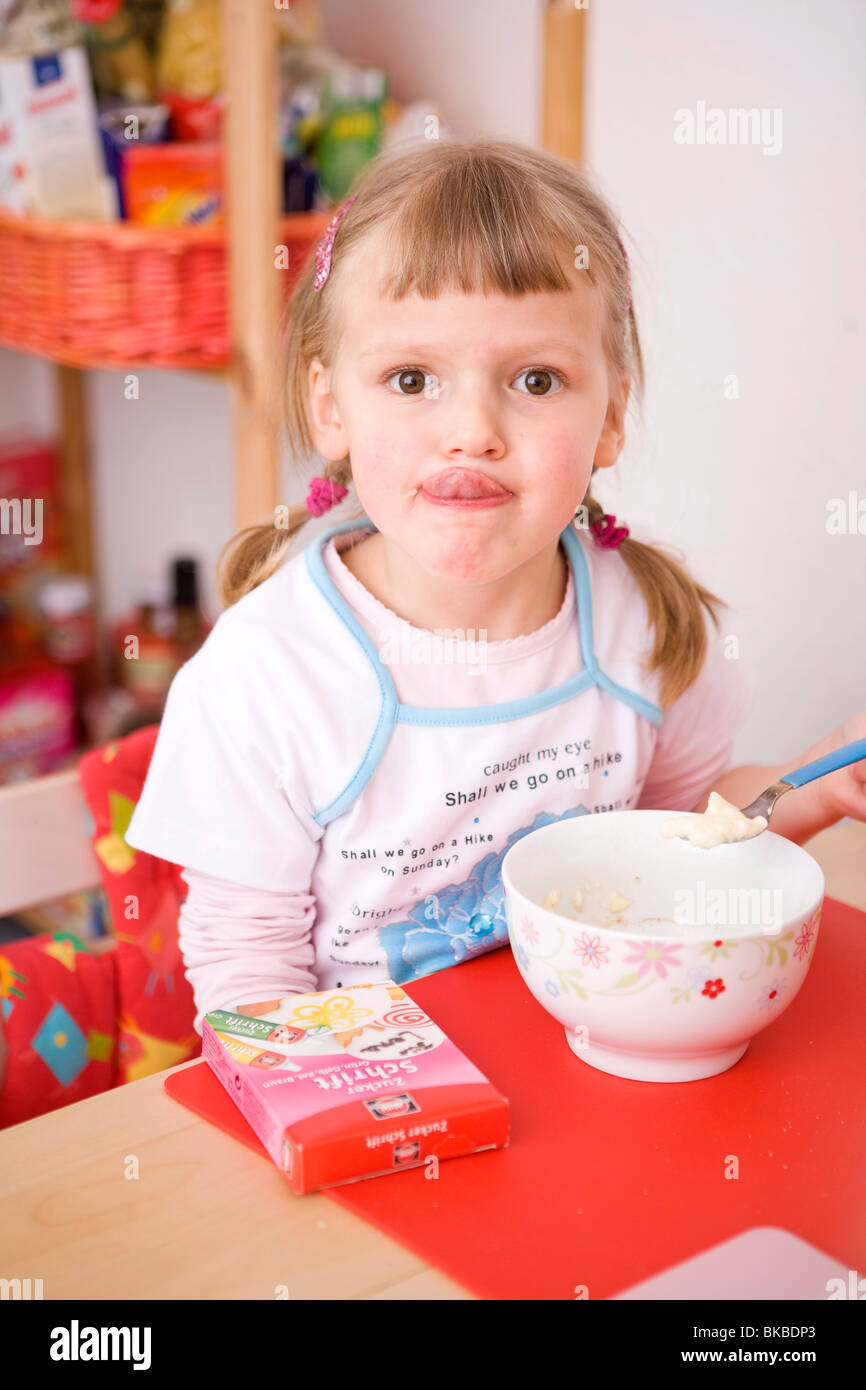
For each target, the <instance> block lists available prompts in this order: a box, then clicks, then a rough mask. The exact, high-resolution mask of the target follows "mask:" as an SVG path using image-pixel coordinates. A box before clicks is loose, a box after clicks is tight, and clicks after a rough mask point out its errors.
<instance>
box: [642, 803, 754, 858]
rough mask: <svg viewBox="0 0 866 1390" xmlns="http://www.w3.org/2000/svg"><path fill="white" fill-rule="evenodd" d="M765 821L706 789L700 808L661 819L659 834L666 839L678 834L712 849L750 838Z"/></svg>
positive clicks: (702, 846)
mask: <svg viewBox="0 0 866 1390" xmlns="http://www.w3.org/2000/svg"><path fill="white" fill-rule="evenodd" d="M768 824H769V822H768V821H767V818H766V816H744V815H743V813H742V811H741V810H740V809H739V807H737V806H732V805H731V803H730V801H726V800H725V798H724V797H723V796H719V793H718V792H710V796H709V800H708V802H707V809H706V810H705V811H704V812H702V813H701V814H700V815H688V816H674V817H672V819H671V820H666V821H664V822H663V824H662V834H663V835H664V837H665V839H666V840H670V839H673V837H674V836H679V837H682V839H684V840H691V842H692V844H693V845H699V846H700V847H701V848H702V849H713V848H714V847H715V846H716V845H727V844H731V843H733V842H734V841H737V840H750V839H752V837H753V836H754V835H760V833H761V831H762V830H766V828H767V825H768Z"/></svg>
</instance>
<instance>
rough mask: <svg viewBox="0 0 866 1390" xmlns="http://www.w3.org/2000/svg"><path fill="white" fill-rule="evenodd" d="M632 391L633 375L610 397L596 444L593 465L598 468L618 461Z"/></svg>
mask: <svg viewBox="0 0 866 1390" xmlns="http://www.w3.org/2000/svg"><path fill="white" fill-rule="evenodd" d="M630 391H631V377H625V378H624V380H623V384H622V389H621V390H620V391H618V392H617V393H616V394H615V395H612V396H611V397H610V400H609V401H608V406H607V415H606V416H605V421H604V427H603V429H602V431H601V435H600V437H599V441H598V444H597V445H596V450H595V458H594V459H593V465H594V467H596V468H610V467H611V465H612V464H614V463H616V461H617V459H618V458H619V456H620V454H621V452H622V446H623V444H624V443H625V412H626V409H627V407H628V397H629V392H630Z"/></svg>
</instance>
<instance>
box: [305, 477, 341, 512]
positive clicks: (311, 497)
mask: <svg viewBox="0 0 866 1390" xmlns="http://www.w3.org/2000/svg"><path fill="white" fill-rule="evenodd" d="M347 492H348V488H345V487H343V485H342V483H335V482H333V481H332V479H331V478H313V480H312V482H311V483H310V490H309V492H308V493H307V511H308V512H309V513H310V515H311V516H321V515H322V513H323V512H327V511H329V510H330V509H331V507H336V505H337V503H338V502H342V500H343V498H344V497H345V496H346V494H347Z"/></svg>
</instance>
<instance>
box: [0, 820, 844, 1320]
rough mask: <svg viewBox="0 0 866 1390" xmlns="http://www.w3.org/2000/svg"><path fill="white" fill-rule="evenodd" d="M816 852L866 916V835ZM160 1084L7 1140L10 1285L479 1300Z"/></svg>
mask: <svg viewBox="0 0 866 1390" xmlns="http://www.w3.org/2000/svg"><path fill="white" fill-rule="evenodd" d="M806 847H807V848H808V850H809V852H810V853H811V854H812V855H814V857H815V859H817V861H818V863H819V864H820V865H821V867H822V869H823V870H824V874H825V878H826V886H827V893H828V894H829V895H830V896H831V897H834V898H838V899H839V900H840V901H842V902H847V903H850V904H851V905H852V906H854V907H859V908H861V909H862V910H864V911H866V874H864V872H863V867H862V866H863V864H864V862H866V825H864V824H862V823H860V822H853V821H843V822H842V823H841V824H839V825H836V826H833V827H832V829H830V830H825V831H823V832H822V833H821V834H820V835H816V836H815V838H814V839H813V840H812V841H810V843H809V844H808V845H807V846H806ZM183 1065H184V1066H186V1067H194V1066H198V1065H199V1061H198V1059H196V1060H195V1061H192V1062H186V1063H184V1064H183ZM174 1070H178V1071H179V1070H181V1068H179V1067H178V1068H175V1069H174ZM164 1078H165V1073H164V1072H160V1073H159V1074H158V1075H156V1076H149V1077H146V1078H145V1079H144V1080H143V1081H136V1082H132V1083H130V1084H129V1085H127V1086H121V1087H118V1089H117V1090H113V1091H108V1092H106V1093H105V1094H104V1095H101V1096H94V1097H93V1098H92V1099H90V1100H84V1101H79V1102H78V1104H76V1105H69V1106H66V1107H65V1108H64V1109H62V1110H57V1111H54V1112H53V1113H52V1114H50V1115H44V1116H41V1117H40V1118H39V1119H36V1120H29V1121H28V1122H27V1123H26V1124H22V1125H15V1126H13V1128H12V1129H7V1130H3V1131H0V1277H5V1278H14V1277H18V1278H28V1277H29V1278H32V1279H35V1278H41V1279H42V1281H43V1296H44V1298H45V1299H57V1298H70V1299H109V1298H120V1299H133V1298H142V1299H196V1298H205V1299H221V1298H226V1299H273V1298H274V1297H275V1296H276V1295H275V1289H276V1287H277V1286H278V1285H285V1286H286V1287H287V1288H288V1292H289V1297H290V1299H308V1298H315V1299H346V1298H357V1299H373V1300H377V1299H470V1298H471V1297H472V1295H471V1294H469V1293H467V1291H466V1290H465V1289H462V1288H461V1287H460V1286H459V1285H458V1284H455V1283H453V1282H452V1281H451V1280H450V1279H446V1278H445V1277H444V1276H443V1275H441V1274H439V1273H438V1271H437V1270H435V1269H433V1268H432V1267H431V1266H430V1265H428V1264H426V1263H425V1262H424V1261H423V1260H421V1259H418V1258H417V1257H416V1256H414V1255H411V1254H410V1253H409V1252H408V1251H406V1250H404V1249H403V1247H402V1246H400V1245H397V1244H396V1243H395V1242H394V1241H392V1240H390V1239H389V1238H388V1237H387V1236H384V1235H382V1234H381V1233H380V1232H379V1231H377V1230H376V1229H375V1228H374V1227H372V1226H369V1225H368V1224H367V1223H366V1222H365V1221H362V1220H360V1219H359V1218H358V1217H356V1216H353V1215H352V1214H351V1213H350V1212H348V1211H345V1210H344V1209H343V1208H342V1207H338V1206H337V1205H336V1204H335V1203H333V1202H331V1201H329V1200H328V1199H327V1198H326V1197H324V1196H322V1195H321V1194H311V1195H309V1196H306V1197H297V1196H295V1194H294V1193H293V1192H292V1191H291V1189H290V1188H289V1187H288V1185H287V1184H286V1181H285V1179H284V1178H283V1176H282V1175H281V1173H280V1172H279V1171H278V1169H277V1168H276V1167H275V1166H274V1164H273V1163H271V1161H270V1159H266V1158H263V1157H259V1156H258V1155H256V1154H255V1153H253V1151H252V1150H251V1149H248V1148H247V1147H246V1146H245V1145H243V1144H239V1143H238V1142H237V1140H235V1139H232V1138H231V1137H230V1136H229V1135H227V1134H223V1133H222V1132H221V1131H220V1130H218V1129H215V1128H214V1127H213V1126H212V1125H210V1124H208V1122H207V1121H206V1120H201V1119H199V1118H198V1117H197V1116H195V1115H193V1114H192V1112H191V1111H188V1110H185V1109H184V1108H183V1107H182V1106H180V1105H179V1104H178V1103H177V1102H176V1101H173V1100H172V1099H171V1098H170V1097H169V1096H167V1095H166V1094H165V1091H164V1090H163V1081H164ZM135 1165H137V1170H138V1172H137V1176H132V1177H131V1176H128V1173H129V1172H130V1171H132V1170H133V1168H134V1166H135Z"/></svg>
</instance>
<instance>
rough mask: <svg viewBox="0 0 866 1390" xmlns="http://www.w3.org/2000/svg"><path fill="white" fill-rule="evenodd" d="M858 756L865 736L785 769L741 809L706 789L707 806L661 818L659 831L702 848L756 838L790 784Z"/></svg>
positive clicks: (863, 753)
mask: <svg viewBox="0 0 866 1390" xmlns="http://www.w3.org/2000/svg"><path fill="white" fill-rule="evenodd" d="M861 758H866V738H858V739H856V740H855V742H854V743H846V744H844V745H843V746H842V747H841V748H836V749H834V751H833V752H832V753H827V754H826V755H825V756H824V757H823V758H815V759H814V761H813V762H811V763H805V764H804V766H803V767H797V768H795V769H794V771H793V772H786V773H785V775H784V777H780V778H779V780H778V782H774V783H773V784H772V786H770V787H767V790H766V791H763V792H761V795H760V796H758V797H756V798H755V800H754V801H752V802H750V803H749V805H748V806H744V807H743V809H742V811H738V810H737V808H736V807H735V806H731V805H729V804H728V803H727V802H726V801H725V799H724V797H722V796H720V795H719V794H718V792H716V793H715V794H713V793H710V797H709V802H708V805H707V809H706V811H704V812H703V814H702V815H687V816H674V817H673V819H672V820H668V821H665V823H664V825H663V826H662V834H663V835H664V836H665V838H666V839H668V840H669V839H672V838H673V837H675V836H678V837H680V838H682V839H684V840H690V841H691V842H692V844H693V845H699V846H700V847H701V848H702V849H712V848H713V847H714V846H716V845H724V844H730V843H731V842H735V841H738V840H743V839H747V840H753V839H756V838H757V836H758V835H761V834H763V832H764V831H765V830H767V829H768V828H769V824H770V817H771V816H772V814H773V807H774V806H775V804H776V802H777V801H778V800H779V797H780V796H784V794H785V792H789V791H791V789H792V788H793V787H802V786H803V785H804V784H805V783H806V782H813V781H814V780H815V778H816V777H824V776H825V775H826V774H827V773H828V772H835V771H836V768H838V767H847V766H848V764H849V763H856V762H859V760H860V759H861ZM714 797H715V801H716V802H717V803H721V804H714ZM758 816H762V817H763V818H764V824H763V825H756V824H755V818H756V817H758ZM747 821H751V822H752V824H751V825H748V826H747Z"/></svg>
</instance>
